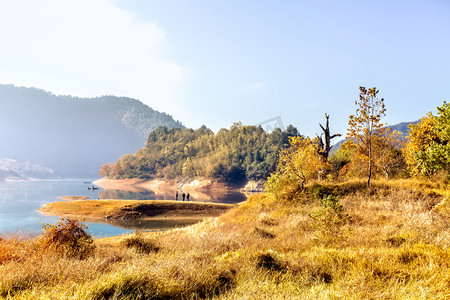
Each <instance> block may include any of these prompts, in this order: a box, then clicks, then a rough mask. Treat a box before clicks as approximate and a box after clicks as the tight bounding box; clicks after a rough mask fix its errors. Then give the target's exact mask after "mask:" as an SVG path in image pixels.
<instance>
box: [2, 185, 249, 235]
mask: <svg viewBox="0 0 450 300" xmlns="http://www.w3.org/2000/svg"><path fill="white" fill-rule="evenodd" d="M84 181H85V180H82V179H80V180H78V179H77V180H42V181H17V182H6V181H0V207H1V209H0V234H4V233H8V232H18V231H22V232H29V233H40V232H41V231H42V226H41V223H51V224H55V223H56V222H57V221H58V220H59V217H56V216H46V215H43V214H41V213H39V212H38V211H37V210H38V209H39V208H41V207H43V206H44V205H45V204H46V203H50V202H55V201H61V199H59V197H62V196H85V197H89V198H90V199H98V198H100V199H130V200H175V193H171V192H160V191H158V192H156V191H151V190H147V189H136V188H129V189H127V190H118V189H102V188H99V189H96V190H88V187H92V183H84ZM180 198H181V197H180ZM180 198H179V201H180ZM246 198H247V196H246V195H244V194H243V193H240V192H236V191H212V192H209V193H205V192H202V193H200V192H194V191H193V192H191V193H190V201H198V202H216V203H231V204H232V203H239V202H242V201H245V199H246ZM199 220H200V219H199ZM199 220H195V219H191V220H145V221H143V220H140V221H139V220H108V222H106V220H105V221H102V220H96V221H92V220H90V221H89V222H86V224H87V225H88V227H89V231H90V233H91V234H93V235H94V236H114V235H120V234H124V233H129V232H132V231H133V230H137V229H139V230H166V229H168V228H173V227H178V226H185V225H190V224H193V223H195V222H198V221H199Z"/></svg>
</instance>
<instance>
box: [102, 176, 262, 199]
mask: <svg viewBox="0 0 450 300" xmlns="http://www.w3.org/2000/svg"><path fill="white" fill-rule="evenodd" d="M94 183H95V184H96V185H98V186H101V187H102V188H104V189H119V190H125V191H139V190H141V191H142V190H152V191H156V192H163V193H167V194H175V192H176V191H182V192H185V193H190V194H191V195H193V196H196V198H206V199H207V198H208V196H207V194H208V193H211V192H214V193H216V194H217V193H227V192H230V191H241V192H261V191H263V190H264V181H256V182H255V181H249V182H247V183H246V184H245V185H243V186H242V185H232V184H229V183H227V182H224V181H221V180H212V179H199V178H196V179H180V178H177V179H153V180H143V179H138V178H131V179H120V180H114V179H108V178H101V179H99V180H96V181H94Z"/></svg>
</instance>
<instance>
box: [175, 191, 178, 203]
mask: <svg viewBox="0 0 450 300" xmlns="http://www.w3.org/2000/svg"><path fill="white" fill-rule="evenodd" d="M175 201H178V191H176V192H175Z"/></svg>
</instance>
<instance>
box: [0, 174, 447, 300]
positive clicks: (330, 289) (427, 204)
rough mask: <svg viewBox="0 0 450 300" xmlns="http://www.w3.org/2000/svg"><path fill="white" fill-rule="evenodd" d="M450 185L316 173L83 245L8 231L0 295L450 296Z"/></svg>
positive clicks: (1, 252)
mask: <svg viewBox="0 0 450 300" xmlns="http://www.w3.org/2000/svg"><path fill="white" fill-rule="evenodd" d="M330 195H331V196H330ZM445 195H446V186H444V185H439V184H433V183H426V182H420V181H412V180H404V181H388V182H374V184H373V187H372V188H370V189H368V188H366V186H365V183H364V182H359V181H350V182H345V183H341V184H321V185H319V184H314V185H310V186H308V187H307V189H306V191H304V192H302V193H296V194H295V195H294V196H293V197H291V198H289V199H290V200H285V199H277V197H275V196H274V195H271V194H256V195H254V196H251V197H250V198H249V199H248V200H247V201H246V202H244V203H243V204H241V205H239V206H238V207H236V208H234V209H231V210H229V211H228V212H226V213H224V214H223V215H221V216H220V217H218V218H210V219H207V220H206V221H203V222H201V223H198V224H195V225H192V226H189V227H185V228H180V229H174V230H171V231H166V232H157V233H145V234H143V233H134V234H131V235H127V236H121V237H114V238H106V239H99V240H94V241H93V242H92V243H86V244H85V247H84V248H82V249H81V248H80V249H81V250H82V251H81V252H76V253H75V255H74V252H73V251H72V252H71V251H67V249H69V250H70V249H72V250H73V246H71V247H72V248H70V247H69V248H62V250H61V248H58V247H49V246H48V245H53V244H52V240H49V236H48V235H47V236H46V235H42V236H39V237H34V238H27V237H21V236H8V237H7V236H3V237H2V238H1V239H0V297H3V298H6V299H8V298H11V299H450V249H449V245H450V227H449V224H450V223H449V222H450V217H449V214H448V203H447V202H446V199H445ZM75 248H76V246H75ZM80 249H78V248H76V249H75V250H80Z"/></svg>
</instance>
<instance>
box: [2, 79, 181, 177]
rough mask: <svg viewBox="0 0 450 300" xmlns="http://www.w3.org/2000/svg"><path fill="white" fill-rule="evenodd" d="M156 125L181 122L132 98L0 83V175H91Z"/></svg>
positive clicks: (140, 144) (140, 142) (135, 147)
mask: <svg viewBox="0 0 450 300" xmlns="http://www.w3.org/2000/svg"><path fill="white" fill-rule="evenodd" d="M159 126H166V127H168V128H172V127H184V126H183V125H182V124H181V123H180V122H179V121H175V120H174V119H173V118H172V117H171V116H170V115H168V114H166V113H160V112H157V111H155V110H153V109H152V108H150V107H148V106H147V105H145V104H143V103H142V102H140V101H138V100H135V99H131V98H126V97H115V96H102V97H96V98H78V97H72V96H56V95H53V94H52V93H49V92H46V91H43V90H40V89H35V88H24V87H15V86H13V85H0V179H2V178H3V179H4V178H5V177H10V176H12V177H66V178H67V177H82V178H87V177H94V176H97V173H98V171H99V169H100V167H101V166H102V165H103V164H105V163H108V162H114V161H116V160H117V159H118V158H119V157H121V156H122V155H124V154H126V153H134V152H135V151H136V150H138V149H139V148H142V147H143V146H144V145H145V142H146V141H147V137H148V134H149V133H150V132H151V131H153V130H154V129H156V128H157V127H159Z"/></svg>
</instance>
